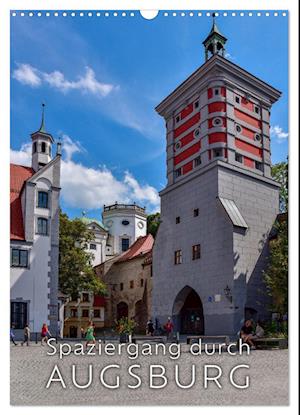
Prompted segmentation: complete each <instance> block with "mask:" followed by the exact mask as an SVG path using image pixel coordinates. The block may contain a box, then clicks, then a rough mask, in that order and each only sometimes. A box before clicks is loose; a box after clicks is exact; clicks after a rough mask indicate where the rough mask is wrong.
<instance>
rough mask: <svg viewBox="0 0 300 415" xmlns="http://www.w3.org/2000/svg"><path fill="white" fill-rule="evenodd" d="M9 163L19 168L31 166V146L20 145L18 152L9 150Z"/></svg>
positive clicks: (27, 144)
mask: <svg viewBox="0 0 300 415" xmlns="http://www.w3.org/2000/svg"><path fill="white" fill-rule="evenodd" d="M10 162H11V163H14V164H20V165H21V166H31V144H30V143H26V144H22V146H21V149H20V150H10Z"/></svg>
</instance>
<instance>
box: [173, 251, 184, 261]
mask: <svg viewBox="0 0 300 415" xmlns="http://www.w3.org/2000/svg"><path fill="white" fill-rule="evenodd" d="M174 264H175V265H179V264H182V251H181V249H179V250H177V251H175V252H174Z"/></svg>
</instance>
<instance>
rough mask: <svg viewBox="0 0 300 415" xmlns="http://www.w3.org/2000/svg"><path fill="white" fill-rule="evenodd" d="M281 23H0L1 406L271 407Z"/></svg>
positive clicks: (281, 378) (284, 158) (81, 14)
mask: <svg viewBox="0 0 300 415" xmlns="http://www.w3.org/2000/svg"><path fill="white" fill-rule="evenodd" d="M288 21H289V12H288V11H285V10H261V11H260V10H236V11H235V10H222V9H221V10H160V11H157V12H150V11H145V12H140V11H139V10H127V9H125V10H116V11H114V10H96V9H93V10H51V9H49V10H37V9H36V10H11V11H10V88H11V90H10V100H11V107H10V112H11V134H10V148H11V150H10V399H11V405H14V406H16V405H17V406H28V405H30V406H33V405H36V406H53V405H87V406H91V405H206V406H207V405H214V406H216V405H219V406H222V405H232V406H237V405H247V406H249V405H288V404H289V382H288V380H289V372H288V365H289V359H288V358H289V354H288V238H287V229H288V179H287V178H288V139H289V129H288V28H289V23H288Z"/></svg>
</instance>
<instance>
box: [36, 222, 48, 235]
mask: <svg viewBox="0 0 300 415" xmlns="http://www.w3.org/2000/svg"><path fill="white" fill-rule="evenodd" d="M37 233H38V234H39V235H48V220H47V219H45V218H38V220H37Z"/></svg>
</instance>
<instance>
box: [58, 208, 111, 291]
mask: <svg viewBox="0 0 300 415" xmlns="http://www.w3.org/2000/svg"><path fill="white" fill-rule="evenodd" d="M59 226H60V230H59V287H60V290H61V291H62V292H63V293H64V294H68V295H71V296H76V295H78V294H79V293H80V292H81V291H92V292H93V293H94V294H105V293H106V287H105V284H104V283H103V282H102V281H101V280H100V278H99V277H98V276H97V275H96V273H95V271H94V269H93V267H92V265H91V260H92V257H93V256H92V254H90V253H88V252H86V251H85V249H86V248H87V246H88V243H89V242H90V241H92V240H93V239H94V234H93V232H90V231H89V230H87V228H86V225H85V224H84V223H82V222H81V221H80V220H79V219H74V220H70V219H69V218H68V216H67V215H66V214H65V213H62V212H60V220H59Z"/></svg>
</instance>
